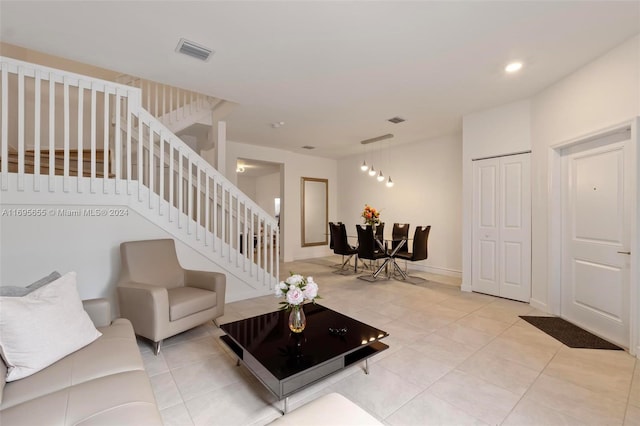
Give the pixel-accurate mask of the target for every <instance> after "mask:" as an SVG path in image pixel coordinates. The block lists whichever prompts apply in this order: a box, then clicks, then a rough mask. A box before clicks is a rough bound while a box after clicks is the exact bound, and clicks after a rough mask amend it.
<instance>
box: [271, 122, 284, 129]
mask: <svg viewBox="0 0 640 426" xmlns="http://www.w3.org/2000/svg"><path fill="white" fill-rule="evenodd" d="M282 126H284V121H278V122H276V123H271V127H273V128H274V129H277V128H278V127H282Z"/></svg>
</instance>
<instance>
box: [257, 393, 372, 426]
mask: <svg viewBox="0 0 640 426" xmlns="http://www.w3.org/2000/svg"><path fill="white" fill-rule="evenodd" d="M270 424H271V425H274V426H334V425H344V426H356V425H358V426H360V425H376V426H382V423H380V422H379V421H378V420H377V419H376V418H375V417H373V416H372V415H371V414H369V413H367V412H366V411H364V410H363V409H362V408H360V407H359V406H358V405H356V404H355V403H353V402H351V401H350V400H348V399H347V398H345V397H344V396H342V395H340V394H339V393H330V394H328V395H324V396H321V397H320V398H318V399H315V400H313V401H311V402H309V403H307V404H305V405H303V406H302V407H300V408H297V409H295V410H293V411H291V412H290V413H287V414H285V415H284V416H282V417H279V418H277V419H276V420H274V421H273V422H271V423H270Z"/></svg>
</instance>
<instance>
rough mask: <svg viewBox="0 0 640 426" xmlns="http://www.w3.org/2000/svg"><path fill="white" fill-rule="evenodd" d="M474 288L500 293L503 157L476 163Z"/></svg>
mask: <svg viewBox="0 0 640 426" xmlns="http://www.w3.org/2000/svg"><path fill="white" fill-rule="evenodd" d="M473 185H474V188H473V247H472V250H473V256H472V264H471V268H472V279H471V287H472V289H473V291H477V292H480V293H487V294H493V295H495V296H499V295H500V281H499V277H498V260H499V259H500V256H499V254H498V244H499V242H498V236H499V225H498V212H499V208H500V207H499V202H500V199H499V196H498V193H499V191H500V159H498V158H489V159H486V160H478V161H475V162H474V163H473Z"/></svg>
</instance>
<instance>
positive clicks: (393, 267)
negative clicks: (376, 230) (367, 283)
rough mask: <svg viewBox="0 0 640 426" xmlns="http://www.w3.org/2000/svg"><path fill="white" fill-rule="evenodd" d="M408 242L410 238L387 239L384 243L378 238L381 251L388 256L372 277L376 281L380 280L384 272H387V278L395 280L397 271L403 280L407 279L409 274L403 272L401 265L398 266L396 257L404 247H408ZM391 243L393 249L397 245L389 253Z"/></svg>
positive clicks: (377, 241)
mask: <svg viewBox="0 0 640 426" xmlns="http://www.w3.org/2000/svg"><path fill="white" fill-rule="evenodd" d="M408 240H409V239H408V238H389V239H386V238H385V239H384V241H382V240H380V239H378V238H376V243H377V244H378V247H380V250H382V251H383V252H384V253H385V254H386V257H385V258H384V262H383V263H382V264H381V265H380V266H379V267H378V269H376V271H375V272H374V273H373V275H372V276H373V278H374V279H376V278H378V275H380V273H381V272H382V271H383V270H385V271H386V274H387V278H393V275H394V273H395V271H398V273H399V274H400V276H401V277H402V279H403V280H406V279H407V274H406V273H405V272H404V271H403V270H402V268H401V267H400V265H398V262H396V257H395V256H396V254H397V253H398V252H399V251H400V250H402V248H403V247H405V246H406V245H407V241H408ZM390 243H391V246H392V247H393V246H394V245H395V247H394V248H393V249H392V250H391V251H389V244H390ZM394 243H397V244H394Z"/></svg>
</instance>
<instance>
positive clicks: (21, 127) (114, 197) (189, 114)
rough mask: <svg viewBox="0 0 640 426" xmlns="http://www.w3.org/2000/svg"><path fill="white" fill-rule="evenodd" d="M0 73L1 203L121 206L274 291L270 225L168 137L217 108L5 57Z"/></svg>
mask: <svg viewBox="0 0 640 426" xmlns="http://www.w3.org/2000/svg"><path fill="white" fill-rule="evenodd" d="M0 73H1V85H0V90H1V93H0V95H1V105H0V195H2V203H3V204H16V205H29V204H33V205H39V204H48V205H52V204H54V205H55V204H60V205H65V204H73V205H79V206H97V205H121V206H126V207H128V208H129V209H131V210H133V211H135V212H136V213H138V214H139V215H141V216H142V217H144V218H145V219H147V220H149V221H151V222H152V223H154V224H155V225H156V226H158V227H159V228H161V229H162V230H163V231H165V232H167V233H168V234H170V235H171V236H173V237H174V238H175V239H177V240H180V241H181V242H182V243H184V244H186V245H188V246H189V247H190V248H192V249H193V250H196V251H197V252H198V253H200V254H201V255H203V256H204V257H205V258H206V259H208V260H210V261H211V262H213V263H215V264H216V265H217V266H219V268H220V269H221V270H223V271H225V272H227V273H228V274H231V275H233V276H234V277H235V278H236V279H237V280H240V281H241V282H242V283H243V284H246V285H248V286H250V287H251V288H252V289H254V290H255V294H256V295H259V294H266V293H268V292H270V291H271V289H273V287H274V285H275V284H276V283H277V281H278V275H279V270H278V264H279V246H278V245H279V231H278V226H277V222H276V220H275V218H273V217H271V216H270V215H269V214H267V213H266V212H265V211H264V210H262V209H261V208H260V207H259V206H258V205H257V204H255V203H254V202H253V201H252V200H251V199H249V198H248V197H247V196H246V195H245V194H244V193H242V192H241V191H240V190H239V189H238V188H236V187H235V186H234V185H233V184H231V182H229V181H228V180H227V179H226V178H225V177H224V176H223V175H222V174H220V173H219V172H218V171H217V170H215V169H214V168H213V166H211V165H210V164H209V163H208V162H207V161H206V160H204V159H203V158H201V157H200V156H199V155H198V154H197V153H196V152H195V151H193V150H192V149H191V148H190V147H189V146H187V145H186V144H185V143H184V142H183V141H182V140H180V139H179V138H178V137H177V136H176V135H175V134H174V132H172V131H171V130H172V129H173V130H175V131H179V130H180V129H181V128H184V127H185V126H188V125H190V124H189V123H193V122H197V121H198V120H199V119H200V118H201V117H202V115H203V114H211V113H212V110H214V109H215V108H216V105H219V104H220V103H221V102H224V101H220V100H217V99H216V98H210V97H205V96H202V95H198V94H195V93H194V92H189V91H182V90H180V89H175V88H168V86H164V87H163V86H162V85H159V84H157V83H153V84H152V83H151V82H147V81H143V80H139V79H138V80H131V81H129V82H128V83H129V84H128V85H125V84H119V83H114V82H109V81H104V80H98V79H94V78H91V77H87V76H83V75H78V74H72V73H69V72H66V71H61V70H57V69H52V68H47V67H43V66H40V65H35V64H30V63H26V62H22V61H17V60H14V59H11V58H6V57H0ZM135 86H138V87H135ZM140 87H142V89H141V88H140ZM145 88H146V89H145ZM143 90H144V91H143ZM143 105H145V106H146V107H147V108H151V109H152V110H153V113H151V112H150V111H149V110H147V109H146V108H144V107H143ZM160 105H162V107H160ZM245 247H246V248H251V247H253V248H254V249H253V250H251V249H249V250H246V249H245V250H243V248H245ZM232 281H233V280H232Z"/></svg>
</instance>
